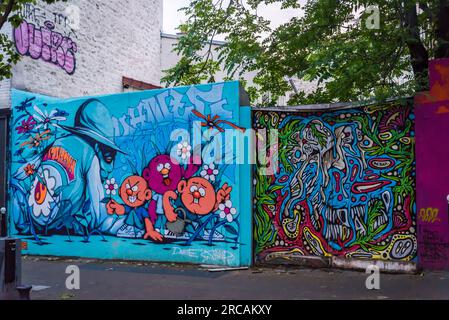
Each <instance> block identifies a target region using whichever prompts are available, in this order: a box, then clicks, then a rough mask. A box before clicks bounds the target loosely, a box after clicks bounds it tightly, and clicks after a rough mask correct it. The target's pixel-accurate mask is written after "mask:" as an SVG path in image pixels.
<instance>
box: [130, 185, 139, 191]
mask: <svg viewBox="0 0 449 320" xmlns="http://www.w3.org/2000/svg"><path fill="white" fill-rule="evenodd" d="M131 190H132V191H134V192H136V191H137V190H139V188H138V187H137V186H134V187H132V189H131Z"/></svg>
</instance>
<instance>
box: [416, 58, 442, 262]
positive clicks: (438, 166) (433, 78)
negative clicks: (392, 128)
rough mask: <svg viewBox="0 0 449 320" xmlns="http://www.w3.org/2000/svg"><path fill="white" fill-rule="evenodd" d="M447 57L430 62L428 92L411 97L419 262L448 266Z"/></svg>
mask: <svg viewBox="0 0 449 320" xmlns="http://www.w3.org/2000/svg"><path fill="white" fill-rule="evenodd" d="M448 75H449V59H444V60H435V61H432V62H431V64H430V83H431V91H430V92H426V93H423V94H421V95H419V96H417V97H416V99H415V116H416V123H415V129H416V175H417V177H416V183H417V186H416V194H417V202H416V203H417V221H418V256H419V264H420V266H421V267H423V268H424V269H434V270H438V269H449V223H448V200H447V196H448V195H449V76H448Z"/></svg>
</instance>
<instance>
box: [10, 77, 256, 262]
mask: <svg viewBox="0 0 449 320" xmlns="http://www.w3.org/2000/svg"><path fill="white" fill-rule="evenodd" d="M13 102H14V106H15V108H14V114H13V119H12V121H13V123H14V128H13V129H14V130H13V134H12V139H13V142H14V144H13V146H14V148H13V149H14V150H13V168H12V173H11V194H12V200H13V201H12V203H11V210H12V212H13V214H12V219H11V226H12V230H13V233H15V234H17V235H19V236H21V237H24V238H25V239H26V240H25V241H27V242H28V247H29V250H30V252H31V253H40V254H41V253H42V254H45V253H48V254H56V255H58V254H61V255H64V253H65V252H68V251H70V245H68V243H79V242H80V241H81V242H82V243H84V244H85V246H84V247H83V249H82V250H83V255H84V256H86V254H87V256H89V255H90V256H92V257H99V258H104V257H107V258H122V257H129V258H132V259H144V260H164V261H185V262H199V263H217V264H228V265H241V264H242V263H247V262H244V261H246V260H247V261H249V260H250V258H249V257H248V258H242V252H244V251H245V250H246V251H247V253H246V255H248V256H249V250H250V248H249V243H245V241H246V240H245V238H244V237H242V232H243V231H242V230H241V225H240V221H239V220H240V216H242V215H244V214H241V213H240V212H241V208H242V207H241V206H240V200H239V199H240V196H241V195H240V194H238V193H236V192H232V191H233V190H239V188H240V184H241V183H242V182H243V183H247V184H249V183H250V182H249V177H248V179H247V180H248V181H240V182H239V181H238V179H237V177H236V175H237V174H238V172H239V170H240V169H239V166H241V165H237V164H232V163H231V164H229V163H226V164H224V163H219V161H216V162H213V161H209V160H204V159H206V156H205V151H207V147H208V144H210V143H211V141H210V139H209V140H208V139H201V140H200V143H199V146H197V148H198V147H199V149H200V151H199V153H198V154H194V153H195V152H194V150H193V149H194V146H193V143H192V142H191V141H193V140H194V139H195V137H193V127H194V121H198V119H197V116H196V113H197V112H198V113H201V114H208V115H209V116H212V115H214V114H220V116H221V117H222V118H224V119H226V121H227V122H229V123H230V124H232V125H234V126H236V127H239V128H242V125H243V126H246V127H249V125H250V124H249V121H247V122H246V123H241V122H242V121H241V119H240V112H241V110H240V109H241V107H240V105H239V85H238V82H230V83H222V84H215V85H204V86H198V87H195V86H192V87H185V88H174V89H162V90H153V91H146V92H141V93H133V94H123V95H110V96H101V97H97V98H85V99H72V100H61V101H58V102H52V103H47V102H45V98H42V99H36V97H35V96H33V94H31V93H25V92H21V91H14V92H13ZM193 111H195V112H193ZM248 118H249V117H248ZM198 127H200V128H201V126H200V125H198ZM209 129H210V128H203V129H200V131H199V133H200V135H202V133H203V132H204V131H206V130H207V131H213V132H212V133H213V134H214V135H215V139H219V135H220V133H221V132H220V131H219V130H218V129H212V130H209ZM200 138H201V136H200ZM212 140H213V139H212ZM223 143H224V145H223V148H225V144H226V141H225V140H224V141H223ZM201 150H203V151H201ZM245 188H246V187H245ZM194 189H195V190H194ZM187 199H188V200H187ZM233 200H235V202H234V203H232V201H233ZM244 206H245V205H243V207H244ZM247 211H248V214H249V212H250V210H248V209H247ZM225 212H226V214H224V213H225ZM247 219H249V215H248V217H247ZM247 232H249V231H247ZM116 239H121V240H120V241H121V243H120V249H117V248H116V245H112V246H111V245H108V243H109V244H110V243H111V242H112V243H117V242H116V241H117V240H116ZM247 242H249V241H247ZM242 245H247V246H248V248H247V249H244V250H242V249H241V246H242ZM186 246H188V247H192V249H189V250H191V251H189V252H184V251H185V250H184V249H183V248H185V247H186ZM145 248H146V250H145ZM101 250H102V251H101ZM192 252H194V253H195V255H196V256H195V257H192V255H193V253H192ZM70 255H73V252H72V254H70ZM248 263H249V262H248Z"/></svg>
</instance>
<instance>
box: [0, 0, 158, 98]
mask: <svg viewBox="0 0 449 320" xmlns="http://www.w3.org/2000/svg"><path fill="white" fill-rule="evenodd" d="M71 5H72V6H73V7H74V8H79V24H78V27H76V24H71V22H70V19H67V16H69V17H70V15H69V13H70V12H73V10H71V11H70V9H69V10H67V7H69V6H71ZM23 12H24V16H25V20H26V21H27V23H29V24H30V25H33V26H34V27H35V28H36V29H37V30H40V28H41V27H42V26H44V28H45V25H46V24H45V22H46V21H50V22H51V24H47V27H48V26H49V29H50V30H52V31H53V32H55V33H56V34H59V35H61V36H62V37H67V38H68V39H69V40H71V41H73V43H75V44H76V52H74V50H73V48H74V46H73V45H72V44H71V43H70V41H67V42H65V43H64V44H63V45H60V47H61V48H64V49H66V48H70V49H71V52H72V55H71V57H69V58H70V59H69V58H66V59H67V60H65V61H68V64H65V62H64V58H65V55H63V56H56V57H57V58H56V59H55V61H54V63H53V62H51V58H50V59H49V58H48V56H47V58H45V50H42V46H29V45H28V43H27V41H26V40H27V39H28V38H29V32H28V31H27V30H29V29H28V28H24V29H23V30H22V31H23V32H21V33H18V35H19V36H18V37H15V41H16V43H17V44H18V49H19V48H20V50H21V51H22V52H23V53H24V56H23V58H22V60H21V61H20V62H19V63H18V64H17V65H16V66H15V67H14V69H13V77H12V79H11V85H12V87H13V88H17V89H22V90H27V91H33V92H37V93H41V94H46V95H51V96H56V97H62V98H65V97H76V96H84V95H97V94H107V93H117V92H122V91H123V87H122V77H123V76H126V77H130V78H133V79H136V80H140V81H144V82H148V83H152V84H156V85H157V84H159V80H160V74H161V71H160V69H161V68H160V47H161V40H160V31H161V28H162V0H133V1H130V2H127V1H120V0H96V1H95V2H93V1H87V0H69V1H67V2H65V3H64V2H60V3H56V4H53V5H46V4H44V3H43V2H41V1H38V3H37V5H28V6H27V7H26V8H25V9H24V11H23ZM75 16H76V14H75ZM52 27H53V28H52ZM4 32H8V31H7V30H5V31H4ZM9 33H10V34H13V32H12V31H11V30H9ZM44 42H45V41H44ZM56 48H57V49H58V46H56ZM58 50H59V51H60V52H61V53H64V52H68V51H69V50H61V49H58ZM31 56H34V58H32V57H31ZM48 60H50V61H48ZM69 60H70V61H69ZM73 62H74V63H73ZM73 66H74V68H73ZM71 73H72V74H71ZM8 93H9V81H4V82H3V83H0V103H1V105H2V106H3V107H4V106H5V104H6V106H8V103H7V101H9V96H8Z"/></svg>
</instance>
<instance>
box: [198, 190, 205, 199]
mask: <svg viewBox="0 0 449 320" xmlns="http://www.w3.org/2000/svg"><path fill="white" fill-rule="evenodd" d="M198 191H199V192H200V195H201V196H202V197H204V196H205V195H206V190H204V189H203V188H199V189H198Z"/></svg>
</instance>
